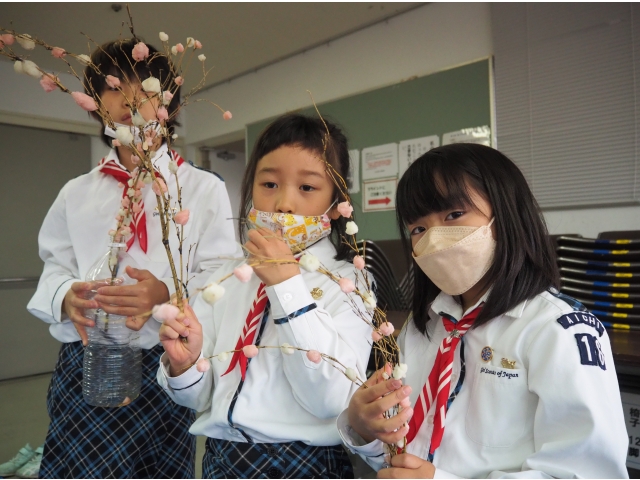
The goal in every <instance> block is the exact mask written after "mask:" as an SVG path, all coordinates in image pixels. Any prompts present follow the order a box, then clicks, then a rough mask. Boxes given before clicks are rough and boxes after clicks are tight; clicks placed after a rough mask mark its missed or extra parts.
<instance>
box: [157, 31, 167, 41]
mask: <svg viewBox="0 0 640 480" xmlns="http://www.w3.org/2000/svg"><path fill="white" fill-rule="evenodd" d="M158 36H159V37H160V41H161V42H166V41H168V40H169V35H167V34H166V33H164V32H160V33H159V34H158Z"/></svg>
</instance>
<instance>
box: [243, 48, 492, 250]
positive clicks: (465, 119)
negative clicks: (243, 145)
mask: <svg viewBox="0 0 640 480" xmlns="http://www.w3.org/2000/svg"><path fill="white" fill-rule="evenodd" d="M491 68H492V67H491V62H490V60H489V59H486V60H481V61H478V62H474V63H470V64H467V65H463V66H461V67H456V68H452V69H449V70H445V71H442V72H438V73H434V74H431V75H427V76H424V77H418V78H414V79H411V80H407V81H404V82H401V83H398V84H396V85H391V86H389V87H384V88H379V89H376V90H372V91H369V92H365V93H361V94H358V95H353V96H351V97H347V98H343V99H340V100H335V101H331V102H327V103H323V104H319V105H318V108H319V110H320V112H321V113H322V115H323V116H324V117H326V118H327V119H330V120H331V121H334V122H336V123H338V124H339V125H340V126H341V127H342V128H343V129H344V131H345V133H346V135H347V138H348V139H349V148H350V149H351V150H352V153H353V154H354V155H353V156H352V158H356V159H358V169H359V170H358V171H357V172H356V174H355V175H354V177H355V178H358V179H359V182H358V185H359V189H358V188H356V189H355V190H357V193H351V198H352V201H353V204H354V214H355V218H356V222H357V224H358V226H359V228H360V232H359V233H358V238H360V239H367V240H390V239H396V238H399V233H398V230H397V227H396V220H395V210H394V206H395V199H394V198H393V196H394V194H395V185H396V183H397V179H398V174H400V176H401V175H402V172H403V169H406V166H407V163H408V162H407V160H409V162H410V161H411V160H412V159H415V156H416V155H419V154H421V153H423V152H424V151H426V150H428V149H429V148H430V147H431V146H437V145H444V144H446V143H453V142H461V141H475V142H478V143H487V142H488V141H489V140H488V139H489V137H490V133H491V132H490V128H491V125H492V123H491V101H492V96H491V72H490V69H491ZM300 113H303V114H306V115H316V112H315V110H314V108H313V106H310V107H308V108H304V109H301V110H300ZM272 120H273V118H269V119H265V120H263V121H260V122H256V123H252V124H249V125H247V127H246V129H247V137H246V138H247V157H248V156H249V154H250V152H251V151H252V149H253V146H254V144H255V142H256V139H257V138H258V136H259V135H260V132H262V130H263V129H264V128H265V127H266V126H267V125H268V124H269V123H270V122H271V121H272ZM411 139H415V140H417V141H412V142H407V140H411ZM355 150H357V152H354V151H355ZM394 152H395V153H394Z"/></svg>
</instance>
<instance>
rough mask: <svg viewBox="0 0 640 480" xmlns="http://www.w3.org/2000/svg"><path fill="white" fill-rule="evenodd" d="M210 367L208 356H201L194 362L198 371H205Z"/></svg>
mask: <svg viewBox="0 0 640 480" xmlns="http://www.w3.org/2000/svg"><path fill="white" fill-rule="evenodd" d="M210 368H211V362H210V361H209V359H208V358H201V359H200V360H198V363H196V370H198V371H199V372H202V373H204V372H206V371H208V370H209V369H210Z"/></svg>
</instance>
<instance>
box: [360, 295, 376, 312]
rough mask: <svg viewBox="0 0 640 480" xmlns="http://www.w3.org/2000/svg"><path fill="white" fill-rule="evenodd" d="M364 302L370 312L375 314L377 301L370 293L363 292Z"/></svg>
mask: <svg viewBox="0 0 640 480" xmlns="http://www.w3.org/2000/svg"><path fill="white" fill-rule="evenodd" d="M362 301H363V302H364V307H365V308H366V309H367V310H368V311H370V312H373V311H374V310H375V309H376V299H375V298H373V295H371V294H370V293H369V292H362Z"/></svg>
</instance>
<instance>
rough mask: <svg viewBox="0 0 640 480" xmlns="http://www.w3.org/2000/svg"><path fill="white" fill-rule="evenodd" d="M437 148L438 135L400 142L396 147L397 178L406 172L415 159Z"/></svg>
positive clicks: (438, 144)
mask: <svg viewBox="0 0 640 480" xmlns="http://www.w3.org/2000/svg"><path fill="white" fill-rule="evenodd" d="M439 146H440V137H438V135H431V136H429V137H421V138H412V139H411V140H402V141H401V142H400V144H399V146H398V177H401V176H402V174H403V173H404V172H406V171H407V168H409V166H410V165H411V164H412V163H413V161H414V160H415V159H416V158H418V157H419V156H420V155H422V154H424V153H427V152H428V151H429V150H431V149H432V148H436V147H439Z"/></svg>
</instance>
